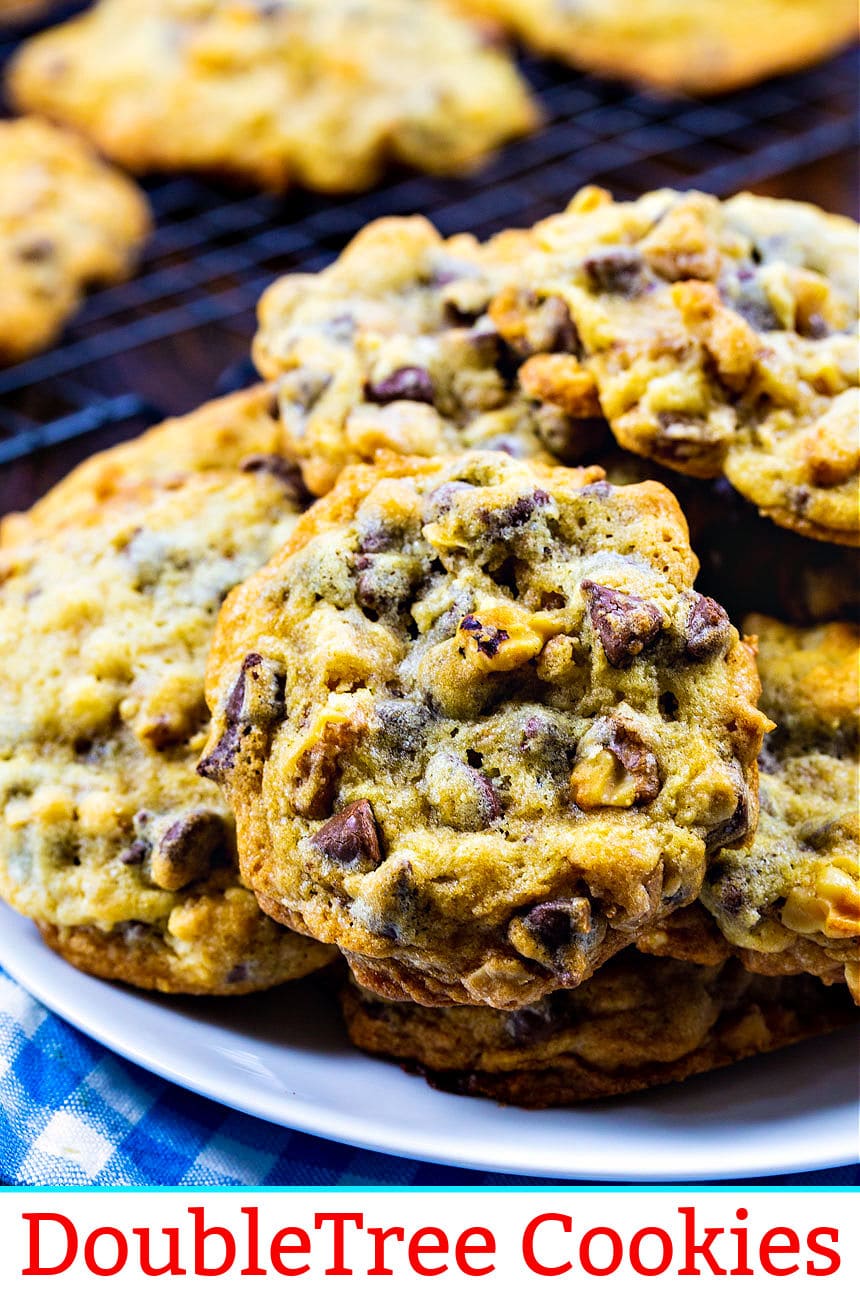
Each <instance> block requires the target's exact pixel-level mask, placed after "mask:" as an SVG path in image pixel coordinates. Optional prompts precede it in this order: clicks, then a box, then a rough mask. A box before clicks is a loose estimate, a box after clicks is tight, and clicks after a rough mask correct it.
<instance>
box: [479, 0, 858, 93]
mask: <svg viewBox="0 0 860 1290" xmlns="http://www.w3.org/2000/svg"><path fill="white" fill-rule="evenodd" d="M457 2H458V4H459V5H460V7H461V8H462V9H464V10H466V11H467V12H471V13H477V14H480V15H482V16H484V17H487V18H492V19H493V20H495V21H498V22H500V23H502V24H503V25H504V26H506V27H507V28H508V29H509V30H510V31H512V32H513V33H515V34H516V35H517V36H518V37H520V38H521V39H522V40H523V41H525V43H526V44H528V45H531V46H533V47H534V48H535V49H538V50H540V51H542V52H543V53H547V54H550V55H553V56H555V57H556V58H561V59H563V60H564V61H565V62H569V63H572V64H573V66H574V67H582V68H584V69H585V70H586V71H592V72H597V73H599V74H602V75H604V76H617V77H624V78H627V79H630V80H634V81H642V82H644V83H645V84H647V85H653V86H656V87H657V88H658V89H662V90H669V91H672V90H674V91H680V92H683V93H688V94H721V93H725V92H726V91H727V90H731V89H736V88H737V87H738V86H741V85H747V84H751V83H755V82H756V81H760V80H764V78H765V77H767V76H775V75H776V74H777V73H781V72H788V71H793V70H794V69H796V68H799V67H807V66H809V65H810V64H812V63H815V62H818V61H819V60H820V59H823V58H826V57H827V56H828V55H829V54H831V53H833V52H834V51H835V50H837V49H839V48H840V46H842V45H844V44H847V43H848V42H849V41H850V40H852V39H854V38H855V37H856V35H857V7H856V5H854V4H853V3H852V0H829V3H827V4H824V5H822V4H821V3H820V0H695V3H693V4H690V3H689V2H688V0H574V3H570V0H457ZM753 32H755V33H760V34H761V36H760V38H758V39H756V38H752V37H751V33H753Z"/></svg>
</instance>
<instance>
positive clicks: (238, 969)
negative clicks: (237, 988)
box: [225, 963, 251, 985]
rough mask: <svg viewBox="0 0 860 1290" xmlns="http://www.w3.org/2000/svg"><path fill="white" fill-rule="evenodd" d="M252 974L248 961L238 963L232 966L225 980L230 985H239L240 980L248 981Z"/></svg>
mask: <svg viewBox="0 0 860 1290" xmlns="http://www.w3.org/2000/svg"><path fill="white" fill-rule="evenodd" d="M250 975H251V974H250V971H249V969H248V964H247V963H237V964H236V966H235V967H231V969H230V971H229V972H228V973H227V976H226V978H225V980H226V982H227V984H228V985H239V983H240V982H242V981H247V980H248V977H249V976H250Z"/></svg>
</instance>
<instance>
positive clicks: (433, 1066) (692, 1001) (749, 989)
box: [341, 950, 855, 1107]
mask: <svg viewBox="0 0 860 1290" xmlns="http://www.w3.org/2000/svg"><path fill="white" fill-rule="evenodd" d="M341 1003H342V1009H343V1015H344V1019H345V1021H346V1026H347V1030H348V1032H349V1037H350V1039H351V1040H352V1042H353V1043H354V1044H356V1046H357V1047H359V1048H363V1049H364V1050H365V1051H366V1052H369V1053H373V1054H374V1055H377V1056H380V1057H389V1058H393V1059H394V1060H395V1061H398V1062H400V1063H401V1064H403V1065H404V1066H405V1067H406V1068H407V1069H408V1070H415V1071H418V1072H420V1073H421V1074H423V1075H424V1076H425V1077H426V1078H427V1080H428V1082H429V1083H430V1084H432V1085H433V1087H434V1088H438V1089H442V1090H445V1091H446V1092H452V1093H466V1094H470V1095H472V1096H478V1097H491V1098H495V1100H496V1101H499V1102H508V1103H512V1104H514V1105H516V1106H529V1107H547V1106H569V1105H571V1104H573V1103H576V1102H584V1101H589V1100H592V1099H595V1098H604V1097H611V1096H616V1095H618V1094H622V1093H630V1092H634V1091H635V1090H637V1089H644V1088H650V1087H653V1086H654V1085H657V1084H669V1083H672V1082H675V1081H678V1080H683V1079H687V1077H688V1076H690V1075H696V1074H699V1073H701V1072H704V1071H709V1070H714V1069H715V1068H717V1067H720V1066H728V1065H730V1064H731V1063H733V1062H737V1061H740V1060H741V1059H742V1058H745V1057H751V1056H754V1055H755V1054H757V1053H765V1052H770V1051H771V1050H772V1049H775V1048H781V1047H783V1046H784V1045H786V1044H791V1043H796V1042H797V1041H798V1040H800V1039H805V1038H808V1037H809V1036H812V1035H820V1034H823V1033H825V1032H826V1031H828V1030H833V1029H835V1028H837V1027H838V1026H841V1025H845V1024H847V1023H849V1022H850V1021H852V1020H854V1019H855V1018H854V1017H853V1016H852V1012H853V1010H852V1008H851V1003H850V1000H849V999H848V998H847V994H846V992H845V991H844V990H841V989H836V990H828V989H827V988H826V987H824V986H822V985H821V984H820V982H818V981H815V980H813V979H811V978H809V977H802V978H782V979H780V978H766V977H757V976H754V975H752V974H750V973H748V972H746V971H745V970H744V969H743V968H742V967H741V965H740V964H739V963H737V962H731V961H730V962H728V963H725V964H723V965H722V966H712V967H695V966H692V965H691V964H688V963H676V962H673V961H672V960H671V959H662V960H660V959H648V958H645V957H643V956H642V955H639V954H637V953H636V952H635V951H633V950H626V951H624V952H623V953H622V954H619V955H618V956H617V957H616V958H614V959H613V960H612V962H611V963H609V964H607V965H606V966H604V967H602V968H601V969H600V971H599V972H598V973H596V975H595V976H593V977H592V978H591V980H589V981H586V982H585V983H584V984H583V985H581V986H579V988H578V989H576V990H562V991H559V992H558V993H556V994H551V995H549V996H548V997H547V998H545V999H542V1000H540V1001H539V1002H538V1003H534V1004H531V1005H530V1006H528V1007H526V1008H520V1009H518V1010H517V1011H516V1012H500V1011H497V1010H495V1009H493V1008H463V1007H453V1008H421V1007H418V1006H417V1005H416V1004H408V1003H393V1002H391V1001H390V1000H386V999H381V998H380V997H379V996H378V995H375V994H372V993H371V992H370V991H369V990H366V989H362V988H361V987H360V986H359V985H358V984H357V983H356V982H355V981H354V980H352V981H351V982H350V983H349V984H347V986H346V987H345V988H344V990H343V992H342V995H341Z"/></svg>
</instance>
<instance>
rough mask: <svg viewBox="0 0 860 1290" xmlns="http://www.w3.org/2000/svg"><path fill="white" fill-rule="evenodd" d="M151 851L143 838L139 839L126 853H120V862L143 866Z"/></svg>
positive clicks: (127, 848)
mask: <svg viewBox="0 0 860 1290" xmlns="http://www.w3.org/2000/svg"><path fill="white" fill-rule="evenodd" d="M150 850H151V848H150V845H149V843H148V842H144V840H143V838H138V839H137V840H136V841H135V842H132V844H131V846H129V847H126V849H125V851H123V852H121V853H120V856H119V862H120V864H127V865H136V864H143V862H144V860H146V859H147V857H148V855H149V852H150Z"/></svg>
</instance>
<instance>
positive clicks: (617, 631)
mask: <svg viewBox="0 0 860 1290" xmlns="http://www.w3.org/2000/svg"><path fill="white" fill-rule="evenodd" d="M582 589H583V591H584V592H585V597H586V601H587V604H588V616H589V618H590V619H591V625H592V627H593V628H594V631H595V632H596V633H597V635H598V637H599V638H600V643H601V645H602V646H603V650H604V653H605V654H606V657H607V659H608V660H609V662H610V664H611V665H612V666H613V667H618V668H624V667H629V666H630V664H631V663H632V662H633V660H634V658H636V656H637V655H638V654H641V653H642V651H643V650H644V649H645V648H646V647H647V646H648V645H650V644H651V643H652V642H653V641H654V640H655V639H656V638H657V636H659V634H660V632H661V631H662V629H663V626H664V619H663V615H662V613H661V612H660V610H659V609H658V608H657V606H656V605H652V604H649V603H648V601H647V600H643V599H642V597H641V596H630V595H627V594H626V593H625V592H623V591H615V590H614V589H613V588H612V587H603V586H601V585H600V584H599V583H596V582H591V581H585V582H583V584H582Z"/></svg>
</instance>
